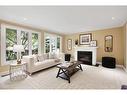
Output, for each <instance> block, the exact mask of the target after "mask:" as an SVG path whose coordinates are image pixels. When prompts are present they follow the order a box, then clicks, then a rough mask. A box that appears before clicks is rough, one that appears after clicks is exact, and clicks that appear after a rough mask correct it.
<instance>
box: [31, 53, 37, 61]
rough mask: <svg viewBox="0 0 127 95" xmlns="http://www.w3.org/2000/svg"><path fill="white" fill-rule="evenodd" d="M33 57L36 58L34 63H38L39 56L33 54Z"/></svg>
mask: <svg viewBox="0 0 127 95" xmlns="http://www.w3.org/2000/svg"><path fill="white" fill-rule="evenodd" d="M32 57H33V58H34V63H36V62H38V55H36V54H33V55H32Z"/></svg>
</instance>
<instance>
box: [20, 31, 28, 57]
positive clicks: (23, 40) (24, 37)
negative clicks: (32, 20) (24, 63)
mask: <svg viewBox="0 0 127 95" xmlns="http://www.w3.org/2000/svg"><path fill="white" fill-rule="evenodd" d="M21 44H22V45H23V46H24V50H25V52H22V56H23V55H29V33H28V32H25V31H21Z"/></svg>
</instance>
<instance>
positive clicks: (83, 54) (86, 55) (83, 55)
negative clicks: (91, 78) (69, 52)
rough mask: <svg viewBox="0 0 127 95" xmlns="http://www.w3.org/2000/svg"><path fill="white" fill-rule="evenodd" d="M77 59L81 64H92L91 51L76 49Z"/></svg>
mask: <svg viewBox="0 0 127 95" xmlns="http://www.w3.org/2000/svg"><path fill="white" fill-rule="evenodd" d="M77 52H78V53H77V54H78V55H77V59H78V61H82V63H83V64H87V65H92V52H90V51H77Z"/></svg>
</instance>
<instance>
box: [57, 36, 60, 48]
mask: <svg viewBox="0 0 127 95" xmlns="http://www.w3.org/2000/svg"><path fill="white" fill-rule="evenodd" d="M57 49H60V37H57Z"/></svg>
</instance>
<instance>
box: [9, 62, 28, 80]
mask: <svg viewBox="0 0 127 95" xmlns="http://www.w3.org/2000/svg"><path fill="white" fill-rule="evenodd" d="M9 73H10V80H20V79H24V78H26V77H27V73H26V63H25V62H23V63H21V64H17V63H13V64H10V69H9Z"/></svg>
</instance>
